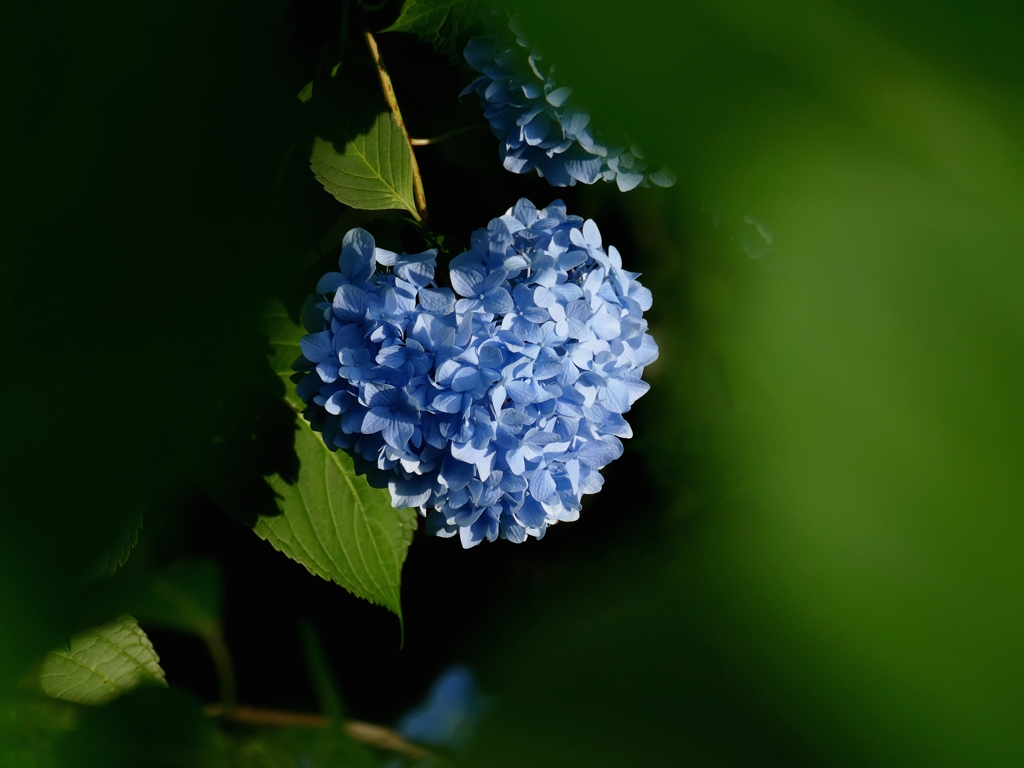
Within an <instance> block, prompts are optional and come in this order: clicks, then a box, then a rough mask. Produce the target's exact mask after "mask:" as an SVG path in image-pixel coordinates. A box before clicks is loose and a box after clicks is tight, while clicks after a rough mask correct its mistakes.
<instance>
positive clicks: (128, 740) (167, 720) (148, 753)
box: [55, 688, 237, 768]
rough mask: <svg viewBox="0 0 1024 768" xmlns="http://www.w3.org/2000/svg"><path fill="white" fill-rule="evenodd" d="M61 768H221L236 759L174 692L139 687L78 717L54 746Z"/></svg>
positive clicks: (195, 708)
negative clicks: (70, 730) (76, 724)
mask: <svg viewBox="0 0 1024 768" xmlns="http://www.w3.org/2000/svg"><path fill="white" fill-rule="evenodd" d="M55 751H56V753H57V758H58V760H57V764H58V765H59V766H61V768H79V767H81V768H122V767H123V768H140V767H141V766H145V767H146V768H172V767H173V768H220V767H223V768H227V766H234V765H237V762H236V758H237V755H235V754H233V751H232V749H231V745H230V744H229V743H228V742H227V740H226V739H225V738H224V736H223V735H222V734H221V733H220V731H219V730H218V729H217V726H216V723H215V721H214V720H213V719H212V718H210V717H208V716H207V715H205V714H204V713H203V710H202V708H201V707H200V705H199V703H198V702H196V701H194V700H193V699H192V698H191V697H190V696H188V695H187V694H185V693H183V692H182V691H180V690H176V689H174V688H139V689H138V690H136V691H133V692H132V693H130V694H129V695H127V696H124V697H123V698H121V699H118V700H117V701H115V702H112V703H111V704H109V705H108V706H105V707H98V708H93V709H89V710H87V711H86V712H84V713H83V716H82V718H81V724H80V728H79V729H78V730H77V731H75V732H74V733H71V734H69V735H68V737H67V738H66V739H64V740H63V741H62V742H61V743H60V744H59V745H58V746H57V748H56V750H55Z"/></svg>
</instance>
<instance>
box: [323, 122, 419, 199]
mask: <svg viewBox="0 0 1024 768" xmlns="http://www.w3.org/2000/svg"><path fill="white" fill-rule="evenodd" d="M310 167H311V168H312V169H313V173H314V174H316V177H317V179H318V180H319V181H320V183H321V184H323V185H324V189H326V190H327V191H328V192H330V193H331V194H332V195H334V197H335V199H336V200H338V201H339V202H341V203H345V204H346V205H351V206H352V207H353V208H362V209H365V210H382V209H386V208H403V209H405V210H407V211H409V212H410V213H411V214H412V215H413V216H414V217H416V218H419V214H418V213H417V212H416V205H415V203H414V201H413V191H412V149H411V148H410V147H409V142H408V141H406V138H405V134H404V133H403V131H402V129H401V127H400V126H399V125H398V122H397V121H396V120H395V117H394V115H392V114H391V113H390V112H380V113H378V114H377V116H376V117H374V119H373V122H372V123H371V124H370V127H369V128H368V129H367V130H366V131H365V132H363V133H359V134H354V133H352V132H350V131H345V130H344V129H343V130H342V132H341V136H340V138H339V139H336V140H334V141H329V140H327V139H324V138H321V137H319V136H318V137H317V138H316V139H315V140H314V141H313V151H312V153H311V155H310Z"/></svg>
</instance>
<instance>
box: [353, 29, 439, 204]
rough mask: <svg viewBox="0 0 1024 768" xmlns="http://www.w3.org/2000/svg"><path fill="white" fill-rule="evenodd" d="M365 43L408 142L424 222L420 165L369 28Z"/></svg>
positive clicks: (423, 196) (386, 96) (413, 182)
mask: <svg viewBox="0 0 1024 768" xmlns="http://www.w3.org/2000/svg"><path fill="white" fill-rule="evenodd" d="M366 44H367V45H368V46H369V47H370V54H371V55H372V56H373V62H374V64H376V65H377V75H378V76H379V77H380V86H381V89H382V90H383V91H384V99H385V100H386V101H387V103H388V107H390V108H391V114H392V115H394V116H395V121H396V122H397V123H398V127H399V128H401V129H402V134H403V135H404V136H405V140H406V142H407V143H408V144H409V157H410V158H411V159H412V192H413V195H414V196H415V198H416V209H417V211H418V212H419V217H420V218H421V219H422V220H423V221H424V222H425V221H426V220H427V196H426V194H425V193H424V192H423V177H422V176H420V166H419V164H418V163H417V162H416V153H415V152H413V151H412V147H413V144H412V139H411V138H409V130H408V129H407V128H406V127H405V121H404V120H403V119H402V110H400V109H399V108H398V99H397V98H396V97H395V87H394V86H393V85H392V84H391V76H390V75H389V74H388V70H387V67H385V66H384V59H382V58H381V56H380V50H379V49H378V48H377V41H376V40H375V39H374V38H373V35H372V34H371V33H370V31H369V30H366Z"/></svg>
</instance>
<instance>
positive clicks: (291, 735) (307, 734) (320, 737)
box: [239, 728, 384, 768]
mask: <svg viewBox="0 0 1024 768" xmlns="http://www.w3.org/2000/svg"><path fill="white" fill-rule="evenodd" d="M383 764H384V763H383V761H382V760H381V759H380V758H379V757H377V756H376V755H374V754H373V753H372V752H371V751H370V750H368V749H366V747H364V746H362V745H360V744H357V743H356V742H354V741H353V740H352V739H350V738H349V737H348V736H346V735H345V732H344V731H342V730H341V729H340V728H286V729H283V730H280V731H276V732H268V733H264V734H261V735H260V736H257V737H256V738H254V739H252V740H250V741H248V742H247V743H245V744H244V745H243V746H242V747H241V748H240V760H239V765H240V766H241V768H334V766H345V768H349V767H351V768H380V766H382V765H383Z"/></svg>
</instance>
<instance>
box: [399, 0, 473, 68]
mask: <svg viewBox="0 0 1024 768" xmlns="http://www.w3.org/2000/svg"><path fill="white" fill-rule="evenodd" d="M480 8H481V3H480V2H479V0H405V2H404V3H403V4H402V12H401V13H400V14H399V15H398V18H397V19H395V22H394V23H393V24H392V25H391V26H390V27H388V28H387V29H384V30H382V31H383V32H411V33H412V34H414V35H416V36H417V37H418V38H419V39H420V40H422V41H423V42H425V43H428V44H429V45H432V46H433V47H434V50H436V51H437V52H438V53H443V54H445V55H447V56H455V55H457V54H459V53H461V49H462V43H463V42H464V38H465V36H466V33H467V32H469V30H471V29H472V28H473V26H474V25H475V24H476V23H477V22H478V21H479V18H480Z"/></svg>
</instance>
